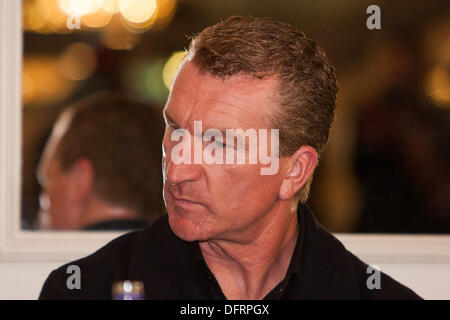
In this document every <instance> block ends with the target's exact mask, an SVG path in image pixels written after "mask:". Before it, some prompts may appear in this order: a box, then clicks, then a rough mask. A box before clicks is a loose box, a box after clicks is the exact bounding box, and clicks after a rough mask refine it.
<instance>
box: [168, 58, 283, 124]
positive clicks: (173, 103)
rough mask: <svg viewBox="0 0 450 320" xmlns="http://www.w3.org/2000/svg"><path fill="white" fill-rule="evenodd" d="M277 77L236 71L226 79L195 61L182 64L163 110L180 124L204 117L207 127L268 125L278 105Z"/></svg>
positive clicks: (191, 122) (190, 122)
mask: <svg viewBox="0 0 450 320" xmlns="http://www.w3.org/2000/svg"><path fill="white" fill-rule="evenodd" d="M277 91H278V80H277V79H276V78H275V77H272V78H267V79H263V80H261V79H254V78H252V77H251V76H249V75H242V74H238V75H233V76H231V77H229V78H227V79H226V80H223V79H221V78H218V77H216V76H214V75H211V74H209V73H207V72H205V73H201V72H200V71H199V69H198V67H197V66H195V65H194V64H193V63H192V62H187V63H185V64H184V66H183V67H182V68H181V70H180V72H179V74H178V76H177V78H176V80H175V83H174V85H173V88H172V90H171V93H170V96H169V99H168V102H167V105H166V108H165V110H164V112H165V115H167V116H168V117H169V118H170V119H171V120H173V121H175V122H176V124H177V125H179V126H180V127H186V128H189V127H190V126H192V125H193V121H195V120H202V121H203V122H204V125H205V126H208V127H226V128H269V127H270V123H271V122H270V118H271V115H272V114H273V112H274V111H276V110H277V108H278V103H277V100H276V93H277Z"/></svg>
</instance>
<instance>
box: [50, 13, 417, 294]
mask: <svg viewBox="0 0 450 320" xmlns="http://www.w3.org/2000/svg"><path fill="white" fill-rule="evenodd" d="M336 91H337V89H336V80H335V76H334V72H333V68H332V67H331V66H330V64H329V63H328V61H327V59H326V57H325V54H324V53H323V51H322V50H321V49H320V48H319V47H318V46H317V45H316V44H315V43H314V42H313V41H311V40H308V39H306V38H305V36H304V35H303V33H301V32H299V31H297V30H295V29H294V28H292V27H291V26H289V25H287V24H284V23H281V22H277V21H274V20H272V19H268V18H251V17H231V18H229V19H227V20H225V21H223V22H220V23H218V24H216V25H214V26H212V27H209V28H207V29H205V30H204V31H202V32H201V33H200V34H199V35H198V36H197V37H196V38H194V39H193V40H192V43H191V45H190V48H189V50H188V53H187V55H186V58H185V61H184V63H183V65H182V67H181V68H180V70H179V72H178V75H177V77H176V80H175V82H174V84H173V87H172V89H171V93H170V97H169V99H168V101H167V105H166V107H165V109H164V116H165V119H166V132H165V135H164V139H163V148H164V153H163V172H164V199H165V203H166V208H167V215H165V216H164V217H163V218H161V219H160V220H159V221H157V222H156V223H154V224H153V225H152V226H151V227H149V228H146V229H144V230H143V231H140V232H135V233H130V234H128V235H125V236H123V237H122V238H119V239H116V240H114V241H113V242H112V243H110V244H108V245H107V246H105V247H104V248H102V249H100V250H99V251H98V252H96V253H95V254H93V255H91V256H90V257H87V258H85V259H81V260H79V261H76V262H73V264H76V265H78V266H79V267H80V269H81V273H82V274H81V281H82V283H81V288H82V289H81V290H78V291H76V290H74V291H70V290H67V289H66V287H65V283H66V277H67V276H66V274H65V268H66V266H64V267H61V268H60V269H58V270H56V271H54V272H53V273H52V274H51V275H50V277H49V279H48V280H47V282H46V284H45V285H44V288H43V290H42V293H41V298H43V299H49V298H50V299H52V298H75V299H78V298H79V299H83V298H86V299H92V298H94V299H95V298H109V297H110V294H111V289H110V288H111V284H112V282H114V281H116V280H124V279H128V280H137V281H141V282H142V283H143V284H144V290H145V295H146V298H148V299H321V298H323V299H370V298H400V299H406V298H418V297H417V295H415V294H414V293H413V292H412V291H411V290H409V289H408V288H406V287H404V286H402V285H401V284H399V283H397V282H396V281H394V280H392V279H391V278H389V277H388V276H386V275H384V274H381V279H380V282H381V288H380V289H376V290H371V289H370V288H371V287H370V286H367V278H368V276H369V275H368V274H367V273H366V272H367V268H368V266H367V265H366V264H364V263H363V262H361V261H360V260H359V259H358V258H356V257H355V256H354V255H352V254H351V253H350V252H348V251H346V250H345V248H344V247H343V245H342V244H341V243H340V242H339V241H338V240H337V239H335V238H334V237H333V236H332V235H330V234H329V233H328V232H326V231H325V230H324V229H323V228H322V227H321V226H320V225H319V224H318V223H317V222H316V221H315V219H314V217H313V215H312V213H311V211H310V209H309V208H308V206H307V205H306V204H305V201H306V200H307V198H308V193H309V188H310V184H311V181H312V175H313V172H314V169H315V168H316V166H317V163H318V159H319V158H320V155H321V153H322V151H323V148H324V146H325V143H326V141H327V138H328V133H329V129H330V126H331V122H332V119H333V113H334V108H335V100H336ZM203 129H204V130H203ZM239 129H241V130H240V131H239ZM272 130H275V131H272ZM277 130H278V131H277ZM268 131H271V139H269V138H268V137H267V134H266V135H264V134H265V133H267V132H268ZM243 132H245V135H244V136H243ZM252 132H253V133H254V135H252ZM272 133H274V134H272ZM232 134H235V136H231V138H230V137H229V136H230V135H232ZM258 134H259V135H258ZM278 134H279V141H278V139H276V138H277V137H278ZM255 137H258V139H257V149H258V150H257V151H255V150H256V149H255V148H253V147H251V144H252V142H254V140H255V139H254V138H255ZM272 138H274V139H272ZM236 140H238V141H239V140H240V143H239V142H238V143H237V145H236V144H235V141H236ZM247 140H249V144H248V145H246V144H245V143H243V141H247ZM278 147H279V148H278ZM268 150H270V152H268ZM269 153H270V156H269ZM255 154H256V156H258V155H259V159H260V161H259V162H258V161H256V163H255V161H252V159H253V160H254V156H255ZM229 155H231V156H230V157H229ZM263 155H266V156H268V157H267V158H265V157H263ZM239 156H241V160H242V159H243V160H245V161H241V162H238V160H236V159H237V158H239ZM273 162H276V165H275V166H274V167H275V168H276V170H272V171H271V172H269V173H268V174H267V171H266V172H265V173H264V174H263V172H264V171H263V169H267V166H268V164H269V163H270V165H272V164H273ZM104 269H108V272H107V273H103V272H102V274H101V278H99V272H100V270H104Z"/></svg>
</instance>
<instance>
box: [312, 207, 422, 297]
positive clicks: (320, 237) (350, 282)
mask: <svg viewBox="0 0 450 320" xmlns="http://www.w3.org/2000/svg"><path fill="white" fill-rule="evenodd" d="M304 209H305V210H303V213H304V220H305V242H304V248H303V274H304V280H305V282H306V283H309V285H310V287H309V288H308V292H309V293H311V292H313V293H315V295H314V296H318V297H325V298H328V299H364V300H370V299H385V300H388V299H398V300H406V299H420V297H419V296H418V295H417V294H415V293H414V292H413V291H412V290H411V289H409V288H407V287H406V286H404V285H402V284H401V283H399V282H398V281H396V280H394V279H393V278H391V277H390V276H388V275H387V274H385V273H383V272H381V271H379V270H374V269H372V268H371V266H369V265H368V264H366V263H365V262H363V261H361V260H360V259H359V258H358V257H356V256H355V255H354V254H353V253H351V252H350V251H348V250H347V249H346V248H345V246H344V245H343V244H342V243H341V242H340V241H339V240H338V239H337V238H336V237H335V236H334V235H332V234H331V233H330V232H328V231H327V230H326V229H325V228H324V227H323V226H321V225H320V224H319V223H318V222H317V221H316V219H315V218H314V215H313V213H312V211H311V209H310V208H309V207H307V206H304Z"/></svg>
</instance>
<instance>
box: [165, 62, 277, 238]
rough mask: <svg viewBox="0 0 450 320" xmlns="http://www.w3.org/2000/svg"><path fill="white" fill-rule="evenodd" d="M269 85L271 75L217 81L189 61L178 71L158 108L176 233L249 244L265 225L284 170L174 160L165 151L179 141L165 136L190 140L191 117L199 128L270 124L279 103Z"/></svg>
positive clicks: (171, 220) (170, 211)
mask: <svg viewBox="0 0 450 320" xmlns="http://www.w3.org/2000/svg"><path fill="white" fill-rule="evenodd" d="M276 90H277V81H276V79H274V78H269V79H265V80H257V79H251V78H249V77H248V76H244V75H236V76H232V77H230V78H229V79H227V80H221V79H219V78H216V77H214V76H212V75H210V74H208V73H205V74H200V72H199V69H198V68H197V67H196V66H195V65H194V64H193V63H192V62H187V63H185V65H184V66H183V67H182V69H181V70H180V72H179V74H178V76H177V78H176V81H175V83H174V86H173V88H172V91H171V95H170V97H169V100H168V103H167V105H166V108H165V110H164V114H165V118H166V121H167V126H166V131H165V135H164V139H163V149H164V153H163V155H164V156H163V171H164V176H165V179H164V200H165V202H166V206H167V212H168V216H169V223H170V226H171V228H172V230H173V231H174V232H175V234H176V235H178V236H179V237H180V238H182V239H184V240H187V241H194V240H211V239H216V240H217V239H226V240H235V241H250V240H251V239H254V237H255V236H258V235H260V233H261V231H262V229H263V228H265V227H267V225H268V224H270V221H271V220H272V219H271V218H272V216H271V213H272V212H273V211H274V210H273V209H274V205H276V204H275V203H276V201H277V198H278V192H279V189H280V185H281V183H282V180H283V174H282V171H283V170H278V171H277V173H275V174H274V175H261V170H260V169H261V167H266V166H265V165H261V164H260V163H259V162H258V163H257V164H249V163H248V162H246V163H245V164H236V163H234V164H226V163H225V164H217V163H215V164H206V163H205V162H203V163H201V164H194V163H193V161H191V164H186V163H181V164H175V163H174V161H173V159H172V150H173V148H174V147H175V146H176V144H177V143H179V142H178V141H171V134H172V132H173V131H174V130H176V129H177V128H182V129H186V130H188V131H189V133H190V135H191V137H192V141H193V140H194V139H195V137H194V121H201V122H202V129H203V131H205V130H207V129H211V128H214V129H215V128H217V129H221V130H223V129H237V128H241V129H243V130H247V129H250V128H253V129H256V130H257V131H258V130H259V129H270V128H271V122H270V115H271V114H272V113H273V111H274V110H277V109H276V108H278V105H277V103H276V102H275V99H274V96H275V93H276ZM208 143H211V142H203V145H202V147H203V148H205V147H206V145H207V144H208ZM258 147H259V146H258ZM224 148H228V146H225V147H224ZM269 150H270V146H269ZM281 161H282V159H280V168H281V167H282V163H281Z"/></svg>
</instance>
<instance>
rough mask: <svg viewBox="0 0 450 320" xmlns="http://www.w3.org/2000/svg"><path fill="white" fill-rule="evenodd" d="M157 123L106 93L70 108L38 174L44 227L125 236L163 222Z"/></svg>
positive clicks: (144, 110)
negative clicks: (122, 233) (123, 233)
mask: <svg viewBox="0 0 450 320" xmlns="http://www.w3.org/2000/svg"><path fill="white" fill-rule="evenodd" d="M159 123H161V121H160V120H159V116H158V115H157V113H156V112H154V111H153V110H152V109H151V107H149V106H147V105H143V104H140V103H136V102H133V101H131V100H129V99H127V98H125V97H122V96H119V95H114V94H108V93H101V94H96V95H94V96H92V97H89V98H87V99H85V100H82V101H80V102H78V103H76V104H75V105H73V106H71V107H69V108H67V109H66V110H65V111H64V112H63V113H62V115H61V116H60V118H59V119H58V120H57V122H56V125H55V127H54V130H53V132H52V135H51V137H50V139H49V141H48V143H47V145H46V148H45V150H44V153H43V156H42V159H41V161H40V164H39V167H38V172H37V175H38V180H39V182H40V184H41V185H42V190H43V191H42V193H41V196H40V204H41V211H40V213H39V216H40V218H39V220H40V225H41V228H43V229H53V230H126V229H136V228H140V227H144V226H145V225H147V224H148V222H149V221H152V220H155V219H156V218H157V217H159V216H160V214H159V213H160V212H162V198H161V188H160V187H159V185H158V184H157V183H155V181H160V179H162V177H161V174H160V162H159V161H158V160H157V159H158V156H160V155H161V151H160V147H159V144H160V141H158V139H160V137H161V136H162V131H163V130H162V126H158V125H159ZM158 129H160V130H158ZM124 147H126V150H124Z"/></svg>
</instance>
